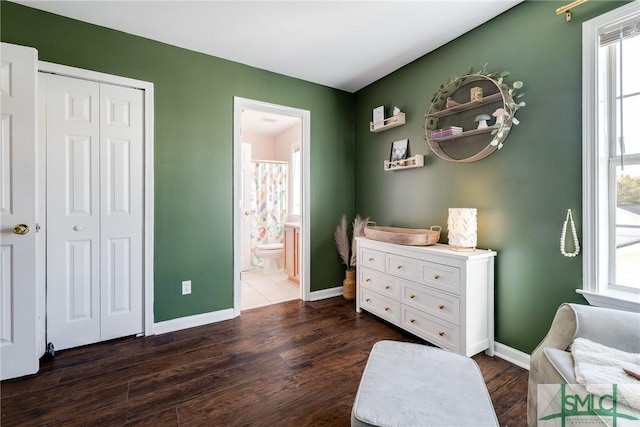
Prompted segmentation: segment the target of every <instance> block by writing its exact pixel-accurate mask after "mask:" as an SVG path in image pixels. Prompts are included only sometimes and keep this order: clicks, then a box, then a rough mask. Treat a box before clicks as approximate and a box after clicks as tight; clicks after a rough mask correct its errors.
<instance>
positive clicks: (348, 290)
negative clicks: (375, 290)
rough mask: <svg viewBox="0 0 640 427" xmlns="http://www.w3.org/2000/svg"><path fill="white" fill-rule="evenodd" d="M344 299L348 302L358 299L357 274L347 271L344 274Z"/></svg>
mask: <svg viewBox="0 0 640 427" xmlns="http://www.w3.org/2000/svg"><path fill="white" fill-rule="evenodd" d="M342 297H343V298H344V299H346V300H347V301H351V300H353V299H354V298H355V297H356V272H355V271H354V270H347V271H345V272H344V280H343V281H342Z"/></svg>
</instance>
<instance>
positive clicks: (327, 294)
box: [309, 286, 342, 301]
mask: <svg viewBox="0 0 640 427" xmlns="http://www.w3.org/2000/svg"><path fill="white" fill-rule="evenodd" d="M339 296H342V286H337V287H335V288H329V289H322V290H319V291H313V292H311V293H309V301H318V300H321V299H325V298H333V297H339Z"/></svg>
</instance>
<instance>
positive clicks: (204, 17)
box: [15, 0, 522, 92]
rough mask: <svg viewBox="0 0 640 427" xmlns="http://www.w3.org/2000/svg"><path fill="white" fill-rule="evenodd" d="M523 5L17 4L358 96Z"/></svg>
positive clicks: (466, 0) (456, 1)
mask: <svg viewBox="0 0 640 427" xmlns="http://www.w3.org/2000/svg"><path fill="white" fill-rule="evenodd" d="M521 1H522V0H446V1H442V0H441V1H437V0H422V1H393V0H386V1H380V0H379V1H295V0H284V1H239V0H236V1H216V0H208V1H176V0H174V1H128V0H111V1H100V0H84V1H49V0H44V1H43V0H40V1H31V0H26V1H23V0H17V1H15V2H16V3H20V4H23V5H26V6H29V7H34V8H38V9H42V10H45V11H48V12H52V13H56V14H59V15H64V16H68V17H71V18H75V19H78V20H81V21H86V22H90V23H93V24H97V25H101V26H104V27H109V28H114V29H117V30H120V31H124V32H126V33H130V34H134V35H137V36H142V37H146V38H150V39H153V40H158V41H161V42H164V43H168V44H172V45H175V46H180V47H183V48H186V49H190V50H194V51H197V52H202V53H206V54H209V55H213V56H217V57H220V58H225V59H229V60H231V61H236V62H240V63H242V64H247V65H251V66H253V67H257V68H261V69H264V70H269V71H273V72H276V73H280V74H284V75H287V76H291V77H296V78H299V79H302V80H307V81H310V82H314V83H319V84H322V85H325V86H329V87H333V88H337V89H342V90H345V91H348V92H355V91H357V90H359V89H361V88H363V87H365V86H367V85H368V84H370V83H373V82H374V81H376V80H378V79H380V78H382V77H384V76H386V75H387V74H389V73H391V72H393V71H395V70H397V69H398V68H400V67H402V66H404V65H406V64H408V63H409V62H411V61H413V60H415V59H417V58H419V57H421V56H423V55H425V54H426V53H428V52H431V51H432V50H434V49H437V48H438V47H440V46H442V45H444V44H445V43H447V42H449V41H451V40H453V39H455V38H456V37H458V36H460V35H462V34H464V33H466V32H468V31H469V30H471V29H473V28H475V27H477V26H478V25H480V24H482V23H484V22H486V21H488V20H490V19H492V18H493V17H495V16H497V15H499V14H501V13H502V12H504V11H506V10H507V9H509V8H511V7H513V6H515V5H516V4H518V3H520V2H521Z"/></svg>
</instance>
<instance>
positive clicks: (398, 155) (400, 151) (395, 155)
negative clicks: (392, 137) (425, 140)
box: [389, 139, 409, 162]
mask: <svg viewBox="0 0 640 427" xmlns="http://www.w3.org/2000/svg"><path fill="white" fill-rule="evenodd" d="M408 152H409V140H408V139H401V140H399V141H393V142H392V143H391V156H390V158H389V161H391V162H397V161H399V160H404V159H406V158H407V153H408Z"/></svg>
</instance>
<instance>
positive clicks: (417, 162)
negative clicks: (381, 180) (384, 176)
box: [384, 154, 424, 171]
mask: <svg viewBox="0 0 640 427" xmlns="http://www.w3.org/2000/svg"><path fill="white" fill-rule="evenodd" d="M423 166H424V155H423V154H416V155H415V156H413V157H408V158H406V159H404V160H398V161H395V162H390V161H389V160H385V161H384V170H385V171H399V170H404V169H415V168H421V167H423Z"/></svg>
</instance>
